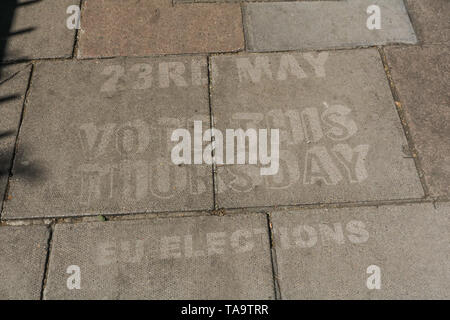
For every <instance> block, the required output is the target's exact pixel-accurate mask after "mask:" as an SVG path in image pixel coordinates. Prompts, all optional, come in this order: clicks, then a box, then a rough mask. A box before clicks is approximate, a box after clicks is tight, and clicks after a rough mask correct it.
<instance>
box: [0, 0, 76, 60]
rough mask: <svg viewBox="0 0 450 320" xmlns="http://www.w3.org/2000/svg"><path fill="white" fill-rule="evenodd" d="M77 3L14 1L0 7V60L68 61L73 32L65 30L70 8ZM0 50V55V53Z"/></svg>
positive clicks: (52, 0) (70, 0) (65, 0)
mask: <svg viewBox="0 0 450 320" xmlns="http://www.w3.org/2000/svg"><path fill="white" fill-rule="evenodd" d="M79 3H80V1H79V0H35V1H28V0H17V1H10V0H8V1H1V3H0V12H1V14H0V17H1V19H0V32H1V34H0V49H2V50H4V52H0V58H1V57H3V60H5V61H9V60H30V59H41V58H62V57H70V56H71V55H72V51H73V45H74V42H75V30H70V29H69V28H67V23H66V20H67V18H69V16H70V15H69V14H67V13H66V10H67V8H68V7H69V6H71V5H79ZM2 50H0V51H2Z"/></svg>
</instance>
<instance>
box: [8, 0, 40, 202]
mask: <svg viewBox="0 0 450 320" xmlns="http://www.w3.org/2000/svg"><path fill="white" fill-rule="evenodd" d="M40 1H42V0H0V86H4V85H6V83H7V82H8V81H11V79H13V78H14V77H15V76H16V75H17V74H18V73H20V72H22V70H19V71H17V72H15V73H14V74H11V75H8V76H4V68H5V66H9V65H10V64H11V63H18V62H21V61H25V60H27V57H20V59H14V61H13V62H8V63H6V62H5V60H6V58H7V57H6V55H7V44H8V41H9V40H11V39H12V38H13V37H16V36H20V35H23V34H26V33H30V32H33V31H34V30H35V29H36V28H35V27H26V28H22V29H19V30H14V31H13V30H12V29H13V23H14V19H15V15H16V12H17V9H18V8H20V7H25V6H29V5H33V4H35V3H38V2H40ZM9 54H11V52H9ZM23 94H24V93H21V94H17V93H6V94H5V93H4V92H3V95H1V96H0V181H2V180H3V181H5V178H7V177H9V175H10V174H11V171H12V164H13V160H14V153H15V152H17V150H15V145H16V139H17V132H18V129H19V125H20V122H15V121H8V119H7V117H6V116H5V114H7V113H9V112H8V111H9V110H6V108H9V107H10V103H11V102H12V101H13V100H17V101H16V102H12V103H19V104H23V102H24V101H23ZM21 107H23V105H21ZM19 119H20V115H19ZM21 149H22V150H21V151H22V152H25V151H26V150H23V149H26V146H24V145H22V146H21ZM13 173H14V175H20V176H22V177H24V178H26V179H29V180H37V179H39V178H40V177H42V174H43V169H42V168H40V167H39V166H38V165H36V164H30V165H23V164H20V165H19V166H15V168H14V172H13ZM2 184H3V183H2ZM4 187H5V186H4V185H0V197H1V196H2V195H3V191H4V190H3V188H4ZM1 200H2V199H0V201H1ZM0 206H1V205H0Z"/></svg>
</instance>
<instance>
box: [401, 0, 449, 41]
mask: <svg viewBox="0 0 450 320" xmlns="http://www.w3.org/2000/svg"><path fill="white" fill-rule="evenodd" d="M405 3H406V5H407V8H408V12H409V15H410V17H411V20H412V23H413V25H414V27H415V28H416V32H417V36H418V38H419V40H420V41H421V42H422V43H426V44H443V43H445V44H449V43H450V19H449V17H450V1H448V0H428V1H423V0H406V1H405Z"/></svg>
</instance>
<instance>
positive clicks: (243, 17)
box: [239, 2, 248, 52]
mask: <svg viewBox="0 0 450 320" xmlns="http://www.w3.org/2000/svg"><path fill="white" fill-rule="evenodd" d="M239 6H240V8H241V21H242V36H243V37H244V48H243V51H244V52H247V37H248V36H247V28H246V23H245V7H244V4H243V3H242V2H241V3H239Z"/></svg>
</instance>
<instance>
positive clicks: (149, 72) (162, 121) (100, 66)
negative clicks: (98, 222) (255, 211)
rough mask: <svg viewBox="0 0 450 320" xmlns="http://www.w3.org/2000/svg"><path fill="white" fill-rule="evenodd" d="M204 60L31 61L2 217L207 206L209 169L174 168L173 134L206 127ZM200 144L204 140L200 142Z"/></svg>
mask: <svg viewBox="0 0 450 320" xmlns="http://www.w3.org/2000/svg"><path fill="white" fill-rule="evenodd" d="M207 85H208V84H207V67H206V58H205V57H193V56H192V57H188V56H185V57H177V58H154V59H149V58H146V59H139V58H127V59H124V58H119V59H107V60H91V61H76V60H75V61H53V62H40V63H38V64H36V66H35V71H34V75H33V81H32V85H31V88H30V95H29V99H28V100H29V103H28V104H27V106H26V112H25V116H24V120H23V125H22V128H21V133H20V136H19V148H18V152H17V156H16V160H15V164H14V168H13V173H15V172H16V171H20V170H24V169H26V168H29V167H30V166H34V167H38V168H40V169H41V170H40V172H39V175H38V177H37V179H35V180H33V181H29V180H26V179H23V178H22V177H21V176H16V175H14V176H13V177H12V178H11V179H10V187H11V188H10V189H9V190H10V192H9V194H8V201H6V202H5V207H4V211H5V212H4V216H3V217H4V218H6V219H9V218H31V217H50V216H52V217H53V216H77V215H98V214H120V213H136V212H163V211H186V210H203V209H211V208H212V207H213V187H212V169H211V166H209V165H206V164H203V165H196V166H187V165H175V164H174V163H173V162H172V161H171V149H172V147H173V146H174V145H175V144H176V142H173V143H172V142H171V139H170V137H171V134H172V131H173V130H175V129H178V128H181V129H187V130H190V129H191V127H193V122H194V120H201V121H204V123H205V126H206V125H208V126H209V106H208V87H207ZM205 144H206V143H205Z"/></svg>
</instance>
